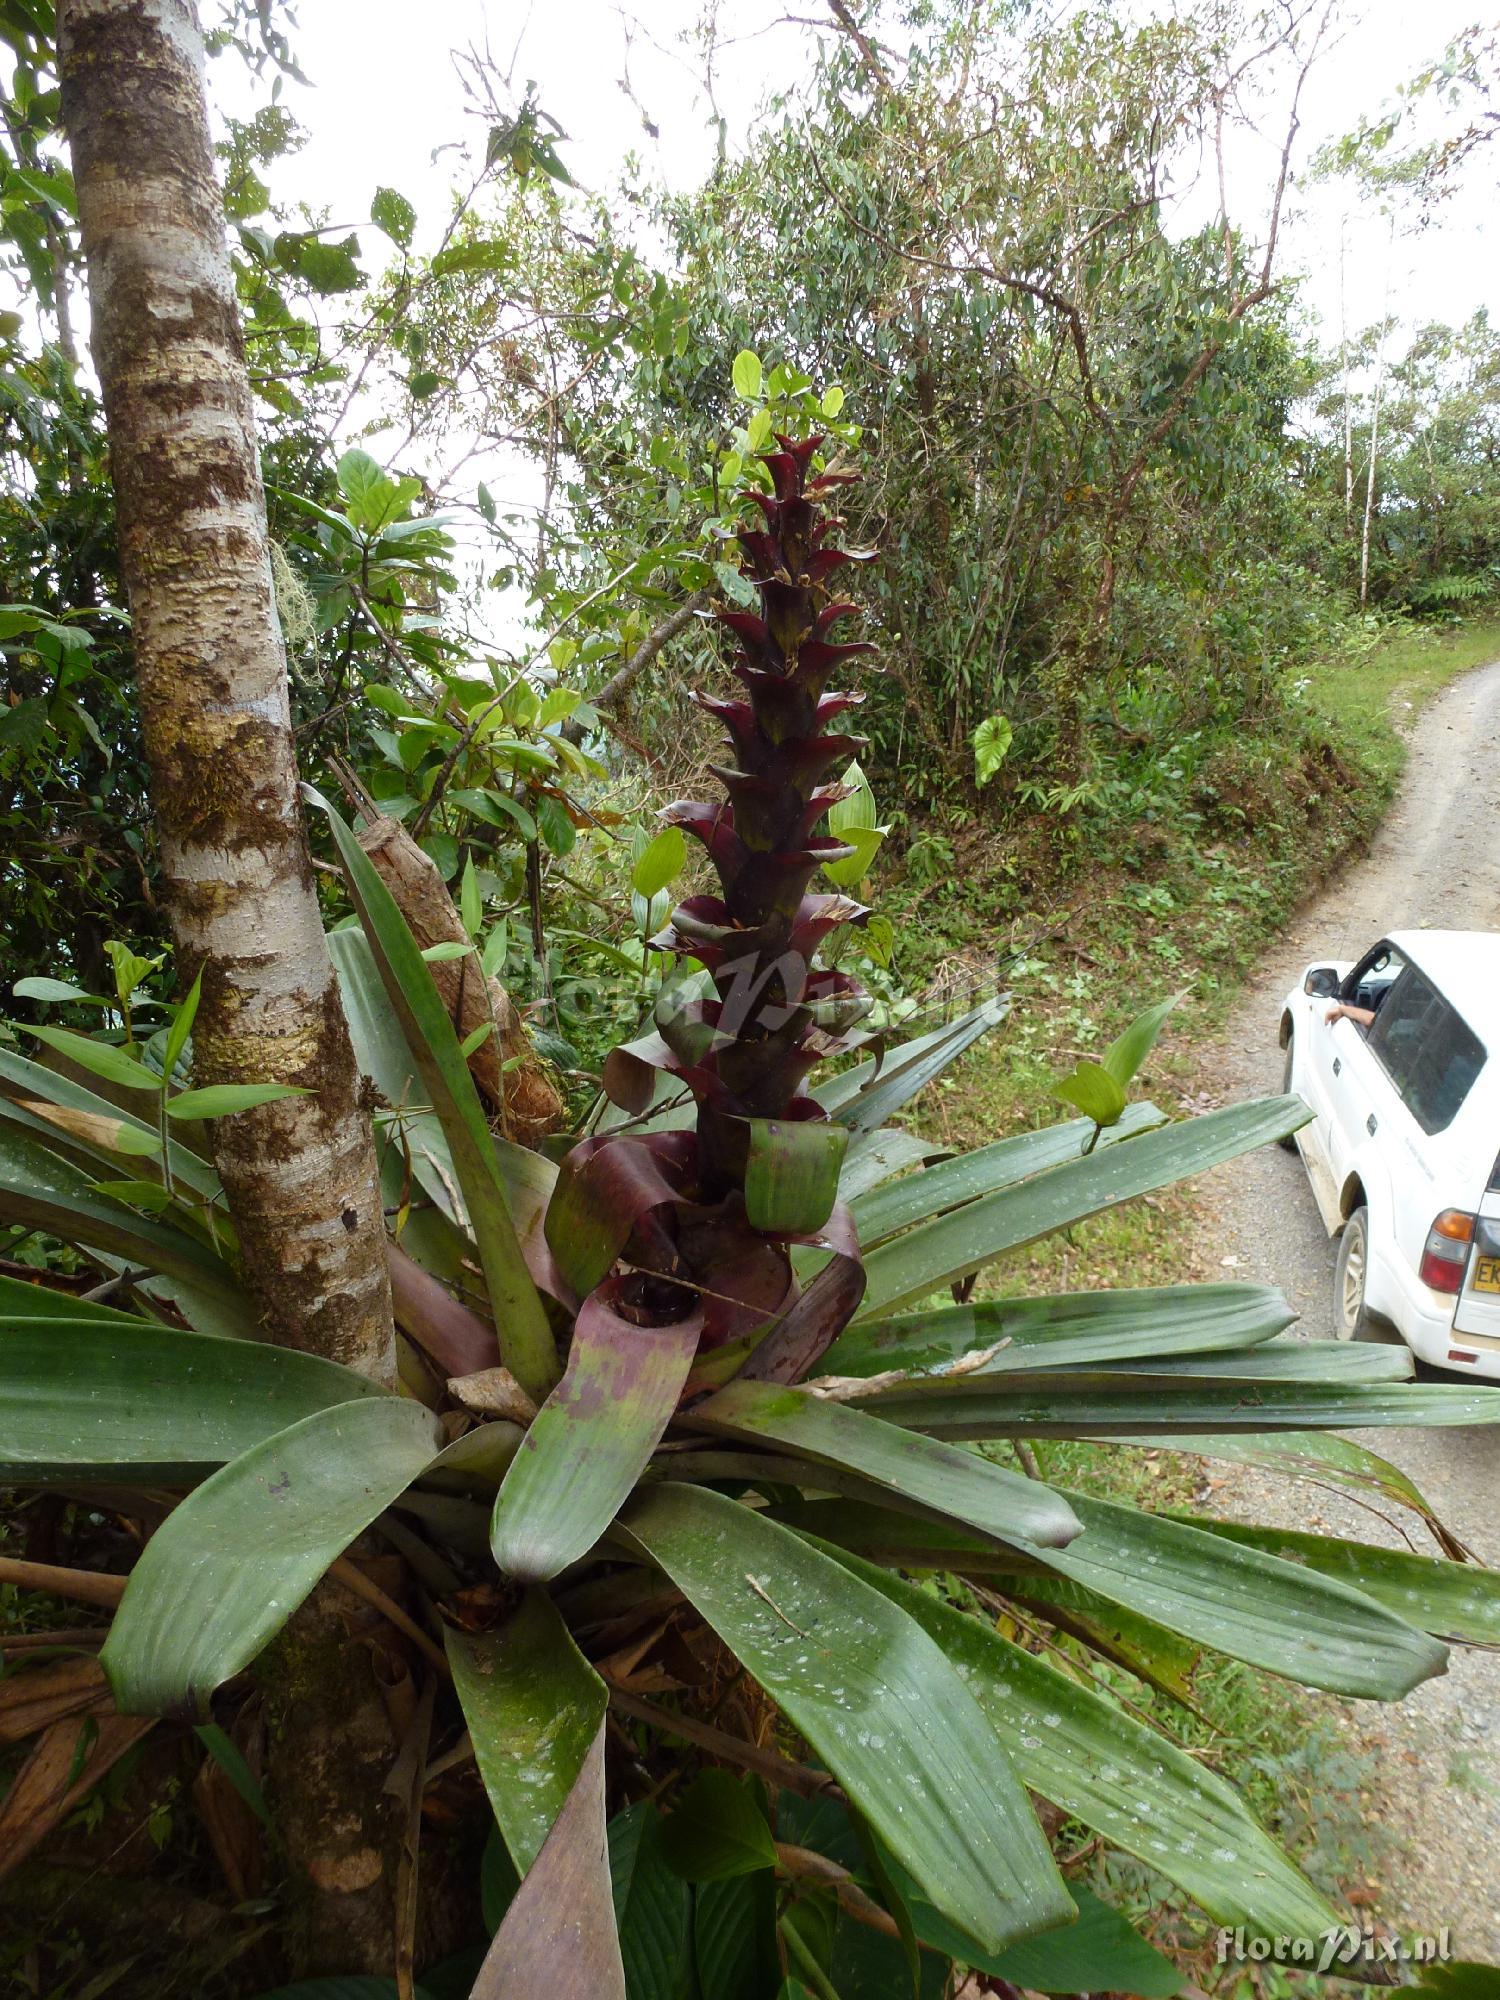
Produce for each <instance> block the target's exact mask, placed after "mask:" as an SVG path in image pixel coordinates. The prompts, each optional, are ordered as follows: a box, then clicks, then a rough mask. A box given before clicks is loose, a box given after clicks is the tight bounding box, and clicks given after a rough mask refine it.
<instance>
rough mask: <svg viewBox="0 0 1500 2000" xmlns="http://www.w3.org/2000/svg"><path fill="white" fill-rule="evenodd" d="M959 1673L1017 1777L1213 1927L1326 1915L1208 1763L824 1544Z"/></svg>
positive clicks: (1302, 1924)
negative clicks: (1154, 1874) (1198, 1910)
mask: <svg viewBox="0 0 1500 2000" xmlns="http://www.w3.org/2000/svg"><path fill="white" fill-rule="evenodd" d="M833 1553H834V1554H836V1555H837V1557H838V1560H839V1561H840V1562H841V1563H842V1564H844V1565H845V1566H846V1567H847V1568H848V1569H849V1570H850V1571H851V1572H852V1573H853V1574H854V1575H855V1576H857V1577H858V1578H860V1580H861V1581H862V1582H864V1583H865V1584H867V1585H868V1586H869V1587H870V1589H872V1590H875V1591H879V1592H880V1593H881V1595H882V1596H884V1597H887V1598H889V1599H890V1600H891V1602H892V1603H894V1604H897V1605H899V1606H900V1608H901V1609H902V1610H903V1611H904V1612H905V1613H906V1614H907V1616H908V1617H909V1618H910V1619H911V1620H912V1621H913V1622H914V1623H915V1624H917V1625H920V1626H921V1627H922V1629H923V1631H924V1632H926V1633H927V1634H928V1636H929V1637H930V1638H931V1639H933V1640H934V1641H935V1642H936V1644H938V1645H939V1646H940V1647H941V1648H942V1649H943V1651H944V1653H946V1654H947V1656H948V1658H949V1659H950V1660H951V1661H952V1663H953V1665H954V1667H955V1668H957V1669H959V1670H960V1671H961V1672H963V1674H964V1681H965V1685H966V1686H967V1688H968V1689H969V1691H970V1693H971V1694H972V1695H973V1696H974V1697H975V1698H976V1699H977V1700H978V1702H979V1704H980V1706H981V1708H982V1709H983V1710H984V1712H985V1714H986V1715H987V1716H988V1717H989V1720H990V1723H991V1726H992V1727H993V1728H994V1730H995V1733H996V1734H997V1736H998V1737H999V1738H1000V1740H1001V1742H1002V1743H1003V1744H1004V1745H1005V1748H1006V1751H1007V1753H1008V1754H1009V1755H1010V1757H1011V1758H1012V1759H1013V1760H1014V1763H1015V1767H1016V1769H1017V1771H1018V1772H1019V1773H1020V1775H1021V1777H1022V1779H1023V1780H1024V1782H1025V1783H1026V1784H1027V1785H1029V1786H1030V1787H1031V1788H1032V1790H1033V1791H1037V1792H1040V1793H1041V1795H1042V1797H1043V1798H1047V1799H1050V1800H1051V1801H1052V1803H1053V1804H1054V1805H1057V1806H1061V1807H1062V1809H1063V1810H1064V1811H1065V1812H1068V1813H1071V1814H1072V1815H1073V1816H1074V1817H1075V1818H1077V1819H1080V1820H1082V1822H1083V1824H1084V1825H1085V1826H1088V1827H1092V1828H1093V1830H1094V1831H1095V1832H1096V1833H1101V1834H1103V1835H1104V1837H1105V1839H1106V1840H1109V1841H1112V1842H1113V1843H1114V1844H1115V1845H1116V1846H1117V1847H1121V1848H1123V1849H1124V1850H1125V1852H1126V1853H1127V1854H1134V1855H1136V1856H1137V1857H1138V1858H1139V1859H1140V1860H1142V1861H1144V1862H1145V1863H1146V1864H1147V1865H1148V1866H1149V1867H1151V1868H1152V1869H1155V1870H1156V1871H1158V1872H1159V1873H1160V1874H1163V1875H1165V1876H1166V1877H1167V1878H1168V1880H1169V1881H1172V1882H1175V1883H1177V1884H1178V1886H1179V1887H1180V1888H1182V1889H1185V1890H1186V1891H1187V1893H1188V1894H1189V1895H1190V1896H1191V1897H1193V1899H1194V1900H1195V1901H1196V1902H1198V1903H1200V1904H1201V1905H1202V1906H1203V1908H1204V1909H1205V1910H1206V1911H1207V1912H1208V1914H1209V1915H1210V1916H1211V1917H1212V1918H1214V1920H1215V1921H1216V1922H1218V1923H1224V1924H1245V1925H1246V1926H1247V1927H1249V1928H1252V1929H1254V1930H1256V1931H1257V1932H1258V1933H1269V1934H1272V1935H1275V1934H1276V1933H1278V1932H1283V1931H1284V1932H1287V1933H1288V1934H1290V1935H1293V1936H1308V1937H1314V1936H1317V1935H1318V1934H1319V1933H1320V1932H1322V1931H1324V1930H1326V1929H1327V1928H1328V1927H1329V1926H1330V1925H1332V1924H1335V1923H1337V1922H1338V1915H1337V1912H1336V1911H1335V1910H1334V1909H1333V1908H1332V1906H1331V1905H1330V1904H1328V1903H1327V1902H1325V1901H1324V1900H1323V1898H1322V1897H1321V1896H1320V1895H1319V1894H1318V1893H1317V1891H1316V1890H1315V1889H1314V1888H1313V1887H1312V1885H1311V1884H1310V1883H1309V1882H1307V1881H1305V1880H1304V1879H1303V1877H1302V1876H1301V1875H1300V1874H1299V1873H1298V1871H1297V1870H1296V1868H1294V1867H1293V1865H1292V1863H1291V1862H1290V1861H1289V1860H1288V1859H1287V1857H1286V1855H1284V1854H1283V1853H1282V1851H1281V1849H1280V1848H1279V1847H1277V1845H1276V1844H1275V1842H1274V1841H1273V1840H1272V1839H1271V1838H1270V1837H1269V1835H1268V1834H1266V1833H1265V1832H1264V1830H1263V1829H1262V1828H1261V1827H1260V1826H1259V1825H1258V1824H1257V1823H1256V1821H1255V1820H1254V1819H1253V1818H1252V1817H1251V1815H1250V1813H1249V1812H1248V1811H1247V1810H1246V1808H1245V1805H1244V1803H1243V1802H1242V1800H1241V1799H1240V1798H1239V1796H1238V1794H1237V1793H1236V1792H1235V1791H1234V1790H1233V1789H1232V1788H1231V1787H1230V1786H1229V1785H1228V1784H1226V1783H1225V1781H1224V1780H1223V1779H1222V1778H1220V1777H1217V1776H1216V1775H1215V1774H1214V1773H1213V1772H1212V1771H1208V1770H1205V1769H1204V1768H1203V1766H1202V1765H1201V1764H1199V1763H1198V1762H1197V1761H1196V1760H1195V1759H1194V1758H1192V1757H1189V1756H1188V1755H1187V1754H1186V1753H1185V1752H1184V1751H1182V1750H1179V1749H1178V1748H1177V1746H1176V1745H1175V1744H1173V1743H1170V1742H1168V1741H1167V1740H1166V1738H1165V1737H1163V1736H1162V1735H1161V1734H1160V1733H1159V1732H1158V1731H1156V1730H1154V1729H1147V1728H1145V1727H1143V1726H1142V1724H1140V1723H1138V1722H1135V1721H1133V1720H1132V1719H1131V1718H1130V1717H1129V1716H1128V1715H1125V1714H1124V1713H1123V1712H1122V1711H1121V1710H1119V1709H1117V1708H1116V1707H1115V1706H1114V1704H1113V1703H1112V1702H1110V1701H1109V1700H1107V1699H1106V1698H1105V1697H1104V1696H1103V1695H1101V1694H1096V1693H1095V1692H1094V1691H1093V1690H1092V1689H1091V1688H1088V1687H1085V1686H1084V1685H1083V1684H1082V1683H1081V1682H1079V1681H1076V1680H1073V1679H1072V1678H1071V1677H1070V1676H1069V1675H1066V1674H1063V1673H1060V1672H1059V1671H1058V1670H1057V1668H1055V1667H1052V1666H1049V1665H1048V1664H1047V1663H1046V1661H1045V1660H1040V1659H1038V1658H1036V1656H1035V1655H1034V1654H1031V1653H1028V1652H1025V1651H1024V1650H1023V1649H1022V1648H1021V1647H1019V1646H1014V1645H1012V1644H1011V1643H1010V1641H1009V1640H1007V1639H1002V1638H1001V1636H1000V1634H999V1633H998V1632H997V1631H996V1630H995V1629H994V1627H993V1626H992V1625H990V1624H989V1623H988V1622H987V1621H985V1620H984V1619H981V1618H975V1617H973V1616H972V1615H970V1614H969V1613H968V1612H964V1611H959V1610H956V1609H955V1608H954V1607H953V1606H952V1605H951V1604H947V1603H945V1602H944V1601H943V1600H942V1599H941V1598H940V1597H934V1596H930V1595H929V1594H928V1593H927V1592H926V1591H924V1590H919V1589H918V1588H917V1587H916V1585H914V1584H910V1583H907V1582H905V1581H903V1580H902V1579H901V1578H899V1577H896V1576H893V1575H892V1574H891V1573H890V1572H889V1571H888V1570H884V1569H881V1568H878V1567H877V1566H876V1565H875V1564H873V1563H869V1562H864V1561H862V1560H861V1559H860V1558H859V1557H857V1556H853V1555H848V1554H845V1553H842V1552H840V1551H838V1550H834V1551H833Z"/></svg>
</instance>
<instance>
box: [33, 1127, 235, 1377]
mask: <svg viewBox="0 0 1500 2000" xmlns="http://www.w3.org/2000/svg"><path fill="white" fill-rule="evenodd" d="M0 1220H4V1221H7V1222H21V1223H24V1224H26V1226H27V1227H28V1228H31V1229H44V1230H46V1231H47V1233H48V1235H50V1236H57V1237H60V1238H61V1239H62V1241H63V1242H64V1243H81V1244H83V1245H85V1246H86V1247H87V1248H88V1249H90V1250H101V1251H106V1252H108V1253H109V1254H110V1255H111V1256H115V1257H119V1258H121V1259H122V1260H123V1261H124V1262H126V1263H128V1264H129V1265H130V1266H131V1267H132V1268H133V1269H135V1270H139V1271H152V1272H154V1271H159V1272H162V1273H163V1274H164V1275H165V1276H166V1277H168V1278H171V1279H174V1280H177V1281H178V1282H180V1283H183V1284H187V1285H191V1286H193V1287H194V1288H195V1289H196V1290H197V1291H198V1292H199V1293H201V1294H202V1296H203V1297H204V1298H205V1299H206V1300H208V1301H210V1302H211V1304H212V1307H213V1310H214V1314H215V1318H216V1320H217V1321H218V1324H217V1325H216V1326H215V1331H216V1332H217V1331H224V1332H229V1331H233V1332H234V1333H236V1334H238V1335H239V1336H241V1337H242V1338H244V1339H253V1338H255V1337H256V1336H257V1334H258V1332H259V1328H258V1326H257V1324H256V1320H255V1315H254V1313H253V1312H252V1311H251V1309H250V1306H249V1304H248V1303H247V1301H246V1300H245V1298H244V1297H243V1295H242V1293H241V1291H240V1288H239V1286H238V1285H237V1284H236V1283H235V1280H234V1278H233V1277H232V1276H231V1274H230V1272H229V1270H228V1268H227V1267H226V1265H225V1264H224V1262H223V1261H222V1259H220V1258H218V1257H216V1256H215V1255H214V1253H213V1251H212V1250H211V1249H210V1248H209V1247H208V1245H207V1244H206V1243H202V1242H200V1241H199V1240H198V1238H197V1237H194V1236H189V1235H187V1234H186V1233H185V1232H184V1231H182V1230H180V1229H174V1228H172V1227H171V1226H170V1225H169V1224H167V1223H165V1222H153V1221H150V1220H149V1219H148V1218H147V1217H145V1216H143V1215H138V1214H137V1213H136V1211H135V1210H134V1209H133V1208H127V1207H126V1206H125V1205H124V1204H123V1203H122V1202H118V1201H111V1200H110V1199H109V1197H108V1196H107V1195H102V1194H96V1193H95V1192H94V1189H93V1186H92V1176H91V1175H89V1174H86V1173H85V1172H83V1170H82V1169H81V1168H79V1167H76V1166H74V1165H73V1164H72V1163H71V1161H68V1160H64V1159H61V1158H60V1157H59V1156H58V1155H57V1154H56V1153H54V1152H51V1151H50V1150H49V1149H48V1148H47V1147H45V1146H43V1145H41V1144H39V1143H38V1142H37V1141H36V1140H34V1139H30V1138H28V1137H27V1136H26V1135H25V1134H23V1133H21V1132H18V1131H16V1130H15V1129H14V1128H13V1127H12V1126H9V1125H0Z"/></svg>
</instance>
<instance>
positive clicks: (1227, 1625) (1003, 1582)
mask: <svg viewBox="0 0 1500 2000" xmlns="http://www.w3.org/2000/svg"><path fill="white" fill-rule="evenodd" d="M1067 1497H1068V1499H1069V1501H1070V1502H1071V1504H1072V1506H1073V1510H1074V1512H1075V1513H1076V1514H1077V1515H1078V1518H1079V1520H1080V1521H1082V1523H1083V1533H1082V1534H1081V1535H1080V1536H1079V1537H1078V1538H1077V1540H1076V1541H1074V1542H1071V1543H1070V1544H1069V1545H1068V1547H1067V1548H1065V1549H1047V1550H1045V1551H1044V1550H1042V1549H1040V1548H1035V1549H1033V1550H1032V1551H1031V1556H1032V1558H1033V1561H1034V1564H1035V1566H1019V1567H1016V1568H1014V1569H1009V1570H1008V1569H1007V1568H1006V1564H1005V1559H1004V1557H1003V1555H999V1554H997V1553H996V1551H995V1549H994V1547H993V1546H992V1545H988V1544H986V1543H984V1542H982V1541H980V1540H979V1538H978V1537H977V1536H973V1535H962V1534H960V1533H958V1532H957V1531H955V1530H945V1529H943V1528H941V1527H938V1526H934V1525H933V1524H932V1523H930V1522H928V1521H923V1520H919V1519H916V1518H913V1517H911V1516H910V1515H908V1514H906V1513H904V1512H902V1511H900V1510H899V1509H896V1508H892V1509H890V1510H887V1509H885V1508H882V1507H880V1506H878V1505H874V1504H872V1503H870V1502H869V1501H868V1500H860V1499H843V1500H837V1501H832V1500H829V1501H807V1502H803V1503H801V1504H793V1505H785V1504H783V1505H778V1506H777V1508H776V1510H775V1514H776V1518H777V1519H778V1520H780V1521H784V1522H786V1523H787V1524H788V1525H789V1526H792V1527H795V1528H797V1529H799V1530H801V1531H803V1532H812V1533H815V1534H818V1535H821V1536H823V1537H824V1538H825V1539H826V1540H828V1541H830V1542H834V1543H836V1544H837V1545H838V1546H839V1547H840V1548H847V1549H850V1550H852V1551H854V1552H855V1553H857V1554H859V1555H861V1556H863V1557H865V1558H867V1559H873V1560H876V1561H879V1562H882V1563H889V1564H892V1565H894V1566H898V1567H900V1568H903V1569H930V1570H958V1571H960V1572H964V1571H968V1572H973V1573H975V1574H983V1575H984V1576H986V1577H987V1578H991V1579H993V1580H994V1581H995V1585H996V1587H997V1588H998V1589H1001V1590H1006V1589H1011V1588H1013V1589H1014V1593H1015V1595H1016V1596H1018V1597H1022V1598H1028V1597H1029V1598H1034V1599H1035V1600H1037V1601H1039V1602H1041V1601H1045V1600H1046V1598H1047V1596H1048V1590H1047V1588H1046V1572H1051V1573H1052V1574H1053V1575H1059V1576H1062V1577H1064V1578H1067V1579H1069V1580H1071V1581H1073V1582H1075V1583H1078V1584H1081V1585H1083V1586H1084V1588H1085V1589H1086V1590H1087V1591H1088V1592H1090V1593H1091V1595H1092V1597H1093V1598H1094V1599H1095V1600H1097V1601H1102V1603H1104V1604H1106V1605H1107V1604H1118V1605H1121V1606H1123V1607H1124V1609H1125V1610H1126V1611H1128V1612H1132V1613H1134V1614H1137V1615H1139V1616H1140V1617H1143V1618H1146V1619H1149V1620H1152V1621H1153V1622H1154V1623H1156V1624H1158V1625H1162V1626H1165V1627H1166V1628H1167V1630H1168V1631H1170V1632H1174V1633H1177V1634H1179V1635H1181V1636H1182V1637H1184V1638H1186V1639H1189V1640H1195V1641H1197V1642H1198V1643H1199V1644H1201V1645H1205V1646H1212V1647H1213V1648H1215V1649H1216V1650H1217V1651H1218V1652H1221V1653H1228V1654H1230V1655H1232V1656H1233V1657H1234V1658H1235V1659H1240V1660H1248V1661H1249V1662H1250V1663H1251V1665H1253V1666H1259V1667H1265V1668H1266V1669H1267V1670H1268V1671H1269V1672H1271V1673H1275V1674H1281V1675H1284V1676H1285V1677H1286V1678H1288V1679H1290V1680H1297V1681H1302V1682H1304V1683H1305V1684H1306V1685H1308V1686H1311V1687H1325V1688H1330V1689H1332V1690H1333V1691H1334V1692H1335V1693H1339V1694H1359V1695H1369V1696H1373V1697H1374V1698H1375V1699H1377V1700H1381V1701H1390V1700H1394V1699H1396V1698H1397V1697H1399V1696H1400V1695H1402V1694H1405V1693H1407V1692H1408V1691H1409V1690H1410V1689H1411V1688H1412V1687H1414V1686H1415V1685H1416V1684H1417V1682H1419V1681H1422V1680H1426V1679H1427V1678H1428V1677H1429V1676H1430V1675H1432V1674H1435V1673H1440V1672H1441V1671H1442V1669H1443V1666H1444V1664H1445V1662H1446V1660H1447V1650H1446V1648H1445V1647H1443V1646H1441V1645H1439V1644H1438V1643H1437V1641H1436V1640H1434V1639H1432V1638H1430V1637H1429V1636H1428V1635H1427V1633H1425V1632H1422V1631H1418V1630H1416V1629H1415V1628H1414V1627H1413V1626H1411V1625H1409V1624H1407V1623H1406V1622H1405V1621H1404V1620H1403V1619H1402V1618H1400V1617H1398V1616H1397V1615H1395V1614H1394V1613H1393V1612H1391V1611H1389V1610H1387V1609H1386V1607H1385V1606H1384V1605H1381V1604H1377V1603H1375V1602H1374V1601H1373V1600H1372V1599H1371V1598H1369V1597H1366V1596H1365V1595H1363V1594H1362V1593H1361V1592H1360V1591H1358V1590H1354V1589H1351V1588H1350V1587H1349V1585H1348V1584H1345V1583H1340V1582H1338V1581H1336V1580H1335V1579H1333V1578H1331V1577H1325V1576H1319V1575H1318V1574H1317V1573H1316V1572H1315V1571H1312V1570H1308V1569H1304V1568H1302V1567H1301V1566H1300V1565H1298V1564H1296V1563H1292V1562H1282V1561H1280V1560H1278V1559H1277V1558H1276V1557H1274V1556H1269V1555H1262V1554H1261V1553H1260V1552H1259V1551H1258V1550H1255V1549H1248V1548H1237V1547H1234V1546H1233V1545H1232V1544H1230V1543H1226V1542H1223V1541H1221V1540H1220V1539H1219V1538H1218V1537H1217V1536H1214V1535H1212V1534H1208V1533H1205V1532H1204V1531H1202V1530H1200V1529H1198V1528H1194V1527H1190V1526H1188V1525H1187V1524H1185V1523H1184V1522H1181V1521H1176V1520H1172V1519H1171V1518H1169V1517H1163V1516H1161V1515H1157V1514H1143V1513H1141V1512H1139V1511H1138V1510H1137V1509H1136V1508H1133V1507H1122V1506H1117V1505H1116V1504H1115V1503H1114V1502H1112V1501H1106V1500H1094V1499H1090V1498H1088V1497H1086V1496H1085V1495H1083V1494H1079V1493H1070V1494H1069V1495H1068V1496H1067ZM1226 1554H1227V1555H1228V1556H1229V1557H1230V1558H1231V1559H1230V1560H1228V1561H1226V1560H1225V1556H1226ZM1039 1569H1040V1571H1041V1572H1042V1573H1043V1574H1042V1577H1041V1578H1040V1579H1039V1576H1038V1570H1039ZM1039 1586H1040V1587H1039Z"/></svg>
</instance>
